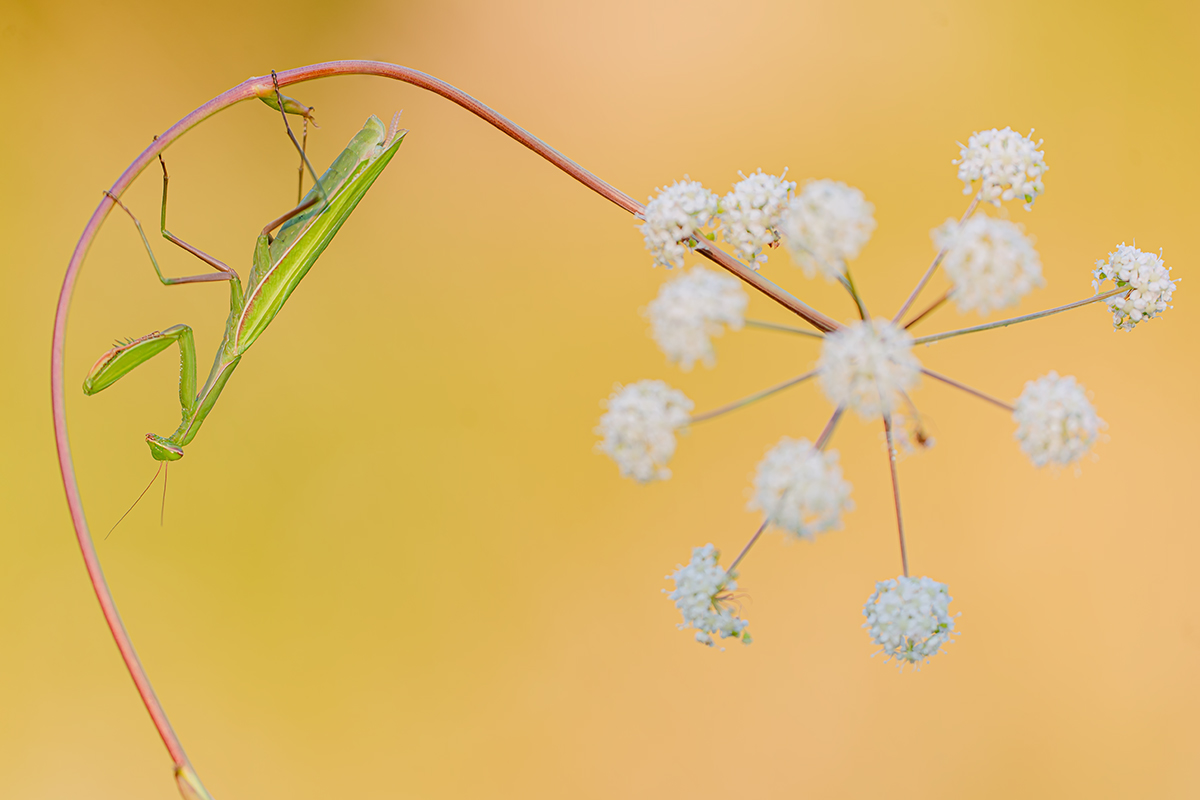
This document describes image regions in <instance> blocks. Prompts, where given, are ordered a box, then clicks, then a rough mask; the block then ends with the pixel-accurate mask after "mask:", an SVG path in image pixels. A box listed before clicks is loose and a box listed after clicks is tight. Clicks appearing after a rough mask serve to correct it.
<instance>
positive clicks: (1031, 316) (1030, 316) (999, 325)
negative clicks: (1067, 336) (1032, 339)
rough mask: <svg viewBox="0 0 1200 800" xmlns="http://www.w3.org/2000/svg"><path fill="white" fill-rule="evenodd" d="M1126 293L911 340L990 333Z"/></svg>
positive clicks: (1117, 291) (1111, 293)
mask: <svg viewBox="0 0 1200 800" xmlns="http://www.w3.org/2000/svg"><path fill="white" fill-rule="evenodd" d="M1128 291H1129V287H1128V286H1119V287H1117V288H1116V289H1112V290H1110V291H1107V292H1104V293H1103V294H1098V295H1094V296H1092V297H1088V298H1086V299H1084V300H1076V301H1075V302H1074V303H1067V304H1066V305H1065V306H1058V307H1056V308H1048V309H1046V310H1045V311H1035V312H1034V313H1032V314H1024V315H1022V316H1019V317H1010V318H1009V319H1002V320H998V321H997V322H988V323H985V324H983V325H973V326H972V327H970V328H959V329H958V330H953V331H944V332H942V333H934V334H931V335H929V336H918V337H917V338H916V339H913V344H932V343H933V342H940V341H941V340H943V339H951V338H953V337H955V336H962V335H964V334H968V333H978V332H979V331H990V330H992V329H993V328H1007V327H1008V326H1009V325H1016V324H1017V323H1018V322H1029V321H1030V320H1034V319H1041V318H1042V317H1049V316H1052V315H1054V314H1061V313H1062V312H1064V311H1070V310H1071V309H1073V308H1080V307H1082V306H1087V305H1091V304H1092V303H1099V302H1100V301H1102V300H1107V299H1108V298H1110V297H1116V296H1117V295H1119V294H1121V293H1122V292H1128Z"/></svg>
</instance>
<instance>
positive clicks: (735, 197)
mask: <svg viewBox="0 0 1200 800" xmlns="http://www.w3.org/2000/svg"><path fill="white" fill-rule="evenodd" d="M738 174H739V175H742V180H740V181H738V182H737V183H735V184H734V185H733V191H732V192H730V193H729V194H727V195H725V197H724V199H722V200H721V215H720V221H721V236H722V237H724V239H725V241H726V242H728V243H729V244H730V245H732V246H733V248H734V252H735V254H736V255H737V257H738V258H740V259H742V260H743V261H745V262H746V264H747V265H748V266H749V267H750V268H751V269H755V270H756V269H758V268H759V266H760V265H761V264H765V263H766V262H767V254H766V253H764V252H763V248H766V247H774V246H775V244H776V242H778V241H779V220H780V217H781V216H782V214H783V211H784V209H785V208H787V204H788V202H789V201H790V200H791V199H792V190H793V189H795V188H796V182H795V181H788V180H784V178H783V176H776V175H767V174H765V173H763V171H762V170H761V169H759V170H758V171H757V172H754V173H752V174H751V175H750V177H746V176H745V175H743V174H742V173H740V172H739V173H738ZM783 174H784V175H787V170H786V169H785V170H784V171H783Z"/></svg>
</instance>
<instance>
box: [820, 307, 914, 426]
mask: <svg viewBox="0 0 1200 800" xmlns="http://www.w3.org/2000/svg"><path fill="white" fill-rule="evenodd" d="M912 343H913V342H912V337H911V336H909V334H908V331H906V330H904V329H903V328H899V327H897V326H895V325H893V324H892V323H891V322H889V321H887V320H885V319H880V318H878V317H876V318H874V319H871V320H868V321H866V322H854V323H851V324H850V325H847V326H846V327H844V328H841V329H839V330H836V331H833V332H831V333H829V334H827V335H826V336H825V343H824V345H823V346H822V347H821V358H820V359H819V360H818V361H817V370H818V372H819V374H820V378H821V388H822V389H823V390H824V391H825V395H826V396H827V397H828V398H829V400H830V401H831V402H832V403H833V404H834V405H836V406H844V407H846V408H851V409H854V410H855V411H857V412H858V414H859V416H861V417H862V418H863V419H868V420H869V419H873V418H875V417H878V416H880V414H890V413H891V412H892V410H893V409H895V408H896V407H897V406H898V405H899V404H900V402H901V392H906V391H908V390H909V389H911V388H913V387H914V386H916V384H917V381H918V379H919V378H920V372H921V362H920V361H918V360H917V357H916V356H914V355H913V352H912Z"/></svg>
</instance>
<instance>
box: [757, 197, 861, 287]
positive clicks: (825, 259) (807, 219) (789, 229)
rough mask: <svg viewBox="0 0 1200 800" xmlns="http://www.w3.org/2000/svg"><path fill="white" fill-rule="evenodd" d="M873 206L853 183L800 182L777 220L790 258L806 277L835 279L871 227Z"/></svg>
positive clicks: (853, 255) (843, 270)
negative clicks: (797, 192)
mask: <svg viewBox="0 0 1200 800" xmlns="http://www.w3.org/2000/svg"><path fill="white" fill-rule="evenodd" d="M874 213H875V206H873V205H871V204H870V203H868V202H867V199H866V197H864V196H863V193H862V192H860V191H859V190H858V189H855V188H854V187H853V186H847V185H846V184H844V183H842V182H841V181H831V180H820V181H809V182H808V183H806V184H804V188H803V189H801V190H800V194H798V195H797V196H796V197H795V198H794V199H793V200H792V202H790V203H788V207H787V210H786V211H784V213H783V218H782V219H781V220H780V225H779V228H780V232H781V233H782V234H783V242H784V244H785V245H787V248H788V252H789V253H791V256H792V259H793V260H794V261H795V262H796V264H797V266H799V267H800V268H801V269H802V270H804V275H805V276H806V277H808V278H812V277H814V276H815V275H816V274H817V273H818V272H819V273H821V274H822V275H824V276H825V279H826V280H830V281H834V280H837V279H838V278H839V277H840V276H841V275H843V274H845V272H846V265H845V262H847V261H850V260H852V259H854V258H856V257H857V256H858V254H859V252H861V251H862V249H863V246H864V245H866V243H867V240H869V239H870V238H871V233H872V232H873V231H874V230H875V216H874Z"/></svg>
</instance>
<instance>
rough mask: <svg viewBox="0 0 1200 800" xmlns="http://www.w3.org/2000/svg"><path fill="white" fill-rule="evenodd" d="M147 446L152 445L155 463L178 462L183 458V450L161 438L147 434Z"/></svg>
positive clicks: (151, 452) (151, 449) (151, 451)
mask: <svg viewBox="0 0 1200 800" xmlns="http://www.w3.org/2000/svg"><path fill="white" fill-rule="evenodd" d="M146 444H148V445H150V455H152V456H153V457H154V460H155V461H178V460H179V459H181V458H183V448H182V447H179V446H178V445H174V444H171V443H170V442H168V441H167V440H166V439H164V438H163V437H161V436H156V435H155V434H153V433H147V434H146Z"/></svg>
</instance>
